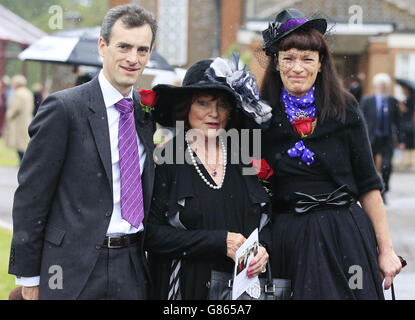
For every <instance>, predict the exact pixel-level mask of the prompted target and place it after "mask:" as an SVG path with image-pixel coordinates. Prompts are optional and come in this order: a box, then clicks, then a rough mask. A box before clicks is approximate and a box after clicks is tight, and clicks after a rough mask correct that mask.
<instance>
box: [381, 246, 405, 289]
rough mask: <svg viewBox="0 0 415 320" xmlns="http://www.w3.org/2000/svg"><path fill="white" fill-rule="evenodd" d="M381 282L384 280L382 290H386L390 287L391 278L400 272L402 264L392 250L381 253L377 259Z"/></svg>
mask: <svg viewBox="0 0 415 320" xmlns="http://www.w3.org/2000/svg"><path fill="white" fill-rule="evenodd" d="M378 263H379V268H380V271H381V278H382V281H383V280H385V284H384V288H385V290H388V289H389V288H390V286H391V285H392V282H393V278H394V277H395V276H396V275H397V274H398V273H399V272H400V271H401V269H402V263H401V260H400V259H399V258H398V256H397V255H396V254H395V252H394V251H393V250H391V251H389V252H383V253H382V252H381V253H379V257H378Z"/></svg>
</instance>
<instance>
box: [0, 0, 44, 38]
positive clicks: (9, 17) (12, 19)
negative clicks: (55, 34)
mask: <svg viewBox="0 0 415 320" xmlns="http://www.w3.org/2000/svg"><path fill="white" fill-rule="evenodd" d="M45 35H46V33H45V32H43V31H42V30H40V29H39V28H37V27H35V26H33V25H32V24H30V23H29V22H27V21H26V20H24V19H22V18H21V17H19V16H18V15H16V14H14V13H13V12H12V11H10V10H8V9H6V8H5V7H3V6H2V5H0V41H10V42H15V43H18V44H23V45H29V44H32V43H33V42H35V41H36V40H37V39H39V38H41V37H43V36H45Z"/></svg>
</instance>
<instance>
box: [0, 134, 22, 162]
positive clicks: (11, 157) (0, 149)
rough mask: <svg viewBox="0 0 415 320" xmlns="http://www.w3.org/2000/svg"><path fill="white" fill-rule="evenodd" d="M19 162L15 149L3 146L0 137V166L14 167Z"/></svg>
mask: <svg viewBox="0 0 415 320" xmlns="http://www.w3.org/2000/svg"><path fill="white" fill-rule="evenodd" d="M18 164H19V157H18V156H17V152H16V151H15V150H12V149H9V148H7V147H6V146H5V144H4V140H3V139H0V166H7V167H15V166H17V165H18Z"/></svg>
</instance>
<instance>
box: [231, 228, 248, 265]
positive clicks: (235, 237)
mask: <svg viewBox="0 0 415 320" xmlns="http://www.w3.org/2000/svg"><path fill="white" fill-rule="evenodd" d="M245 240H246V238H245V237H244V236H243V235H242V234H240V233H234V232H228V236H227V237H226V247H227V253H226V255H227V256H228V257H229V258H231V259H232V260H233V261H235V255H236V251H237V250H238V249H239V247H240V246H241V245H242V244H243V243H244V242H245Z"/></svg>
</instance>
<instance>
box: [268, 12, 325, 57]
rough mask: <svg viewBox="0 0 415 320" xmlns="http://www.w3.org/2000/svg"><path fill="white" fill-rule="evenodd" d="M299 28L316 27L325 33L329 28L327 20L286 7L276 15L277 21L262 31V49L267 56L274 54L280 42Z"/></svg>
mask: <svg viewBox="0 0 415 320" xmlns="http://www.w3.org/2000/svg"><path fill="white" fill-rule="evenodd" d="M299 29H302V30H309V29H316V30H317V31H319V32H320V33H321V34H323V35H324V33H325V32H326V30H327V20H326V19H310V20H309V19H307V18H306V16H305V15H304V14H302V13H301V12H300V11H298V10H297V9H293V8H291V9H286V10H284V11H282V12H280V13H279V14H278V15H277V16H276V17H275V21H274V22H272V23H270V24H269V26H268V28H267V29H265V30H264V31H262V37H263V39H264V43H263V46H262V50H264V51H265V53H266V55H267V56H272V55H273V54H275V53H276V52H277V51H278V49H277V48H278V43H279V42H280V41H281V40H282V39H284V38H285V37H287V36H288V35H289V34H291V33H293V32H294V31H297V30H299Z"/></svg>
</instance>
